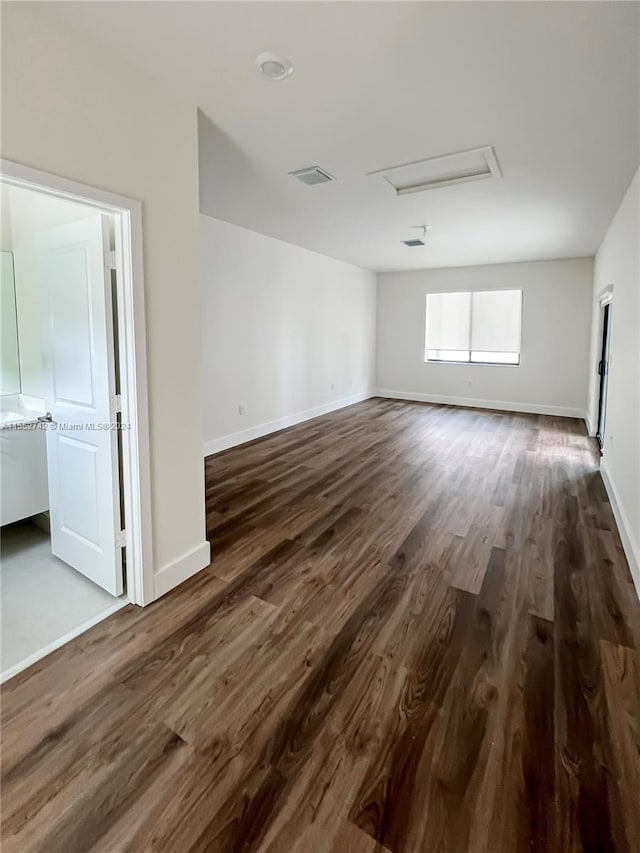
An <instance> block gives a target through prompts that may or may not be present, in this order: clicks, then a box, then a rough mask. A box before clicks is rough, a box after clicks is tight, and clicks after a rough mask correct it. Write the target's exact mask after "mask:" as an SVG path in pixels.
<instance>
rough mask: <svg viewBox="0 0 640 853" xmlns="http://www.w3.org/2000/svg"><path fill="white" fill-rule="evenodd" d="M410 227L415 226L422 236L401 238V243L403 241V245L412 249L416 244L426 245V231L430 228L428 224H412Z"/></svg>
mask: <svg viewBox="0 0 640 853" xmlns="http://www.w3.org/2000/svg"><path fill="white" fill-rule="evenodd" d="M411 227H412V228H417V229H419V230H420V231H422V237H412V238H411V239H410V240H401V241H400V242H401V243H404V244H405V246H408V247H409V248H410V249H414V248H415V247H416V246H426V245H427V244H426V243H425V240H426V238H427V231H429V230H430V229H431V226H430V225H412V226H411Z"/></svg>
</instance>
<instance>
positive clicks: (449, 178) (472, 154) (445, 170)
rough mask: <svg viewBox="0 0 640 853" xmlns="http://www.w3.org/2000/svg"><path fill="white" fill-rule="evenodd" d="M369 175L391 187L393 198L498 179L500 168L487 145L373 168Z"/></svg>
mask: <svg viewBox="0 0 640 853" xmlns="http://www.w3.org/2000/svg"><path fill="white" fill-rule="evenodd" d="M367 174H369V175H380V177H382V178H384V180H385V181H386V182H387V183H388V184H391V186H392V187H393V189H394V190H395V191H396V195H407V194H408V193H419V192H424V190H433V189H437V188H438V187H448V186H451V185H452V184H462V183H465V182H466V181H479V180H483V179H486V178H500V167H499V166H498V161H497V159H496V155H495V152H494V150H493V148H492V147H491V145H485V146H483V147H482V148H470V149H469V150H468V151H458V152H456V153H455V154H443V155H442V156H440V157H429V158H428V159H427V160H415V161H414V162H413V163H404V164H403V165H401V166H390V167H389V168H387V169H376V171H375V172H368V173H367Z"/></svg>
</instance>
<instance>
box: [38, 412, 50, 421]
mask: <svg viewBox="0 0 640 853" xmlns="http://www.w3.org/2000/svg"><path fill="white" fill-rule="evenodd" d="M38 420H39V421H42V423H47V424H51V423H53V417H52V415H51V412H47V414H46V415H40V416H39V417H38Z"/></svg>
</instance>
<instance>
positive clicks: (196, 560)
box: [153, 542, 211, 601]
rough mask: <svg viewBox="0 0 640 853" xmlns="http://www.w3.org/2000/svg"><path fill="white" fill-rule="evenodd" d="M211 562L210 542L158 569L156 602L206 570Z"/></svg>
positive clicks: (154, 589)
mask: <svg viewBox="0 0 640 853" xmlns="http://www.w3.org/2000/svg"><path fill="white" fill-rule="evenodd" d="M210 562H211V545H210V543H209V542H201V543H200V544H199V545H196V547H195V548H192V549H191V550H190V551H187V552H186V553H185V554H182V555H181V556H180V557H178V558H177V559H176V560H173V561H172V562H171V563H169V564H168V565H166V566H163V567H162V568H161V569H158V570H157V571H156V573H155V575H154V582H153V592H154V601H155V600H156V599H158V598H161V597H162V596H163V595H165V594H166V593H167V592H170V591H171V590H172V589H175V587H177V586H178V585H179V584H181V583H184V581H186V580H188V579H189V578H190V577H192V576H193V575H196V574H198V572H200V571H202V569H206V567H207V566H208V565H209V563H210Z"/></svg>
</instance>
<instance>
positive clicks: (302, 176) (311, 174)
mask: <svg viewBox="0 0 640 853" xmlns="http://www.w3.org/2000/svg"><path fill="white" fill-rule="evenodd" d="M289 174H290V175H291V176H292V177H294V178H297V179H298V180H299V181H302V183H303V184H306V185H307V186H308V187H312V186H314V185H315V184H328V183H329V181H335V178H334V177H333V175H330V174H329V172H325V170H324V169H321V168H320V167H319V166H309V167H308V168H307V169H298V170H297V171H295V172H289Z"/></svg>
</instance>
